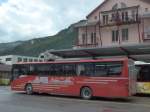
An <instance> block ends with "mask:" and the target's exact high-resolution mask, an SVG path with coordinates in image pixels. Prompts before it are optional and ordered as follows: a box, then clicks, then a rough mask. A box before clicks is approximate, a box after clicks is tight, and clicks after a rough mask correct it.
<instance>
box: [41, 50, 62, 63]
mask: <svg viewBox="0 0 150 112" xmlns="http://www.w3.org/2000/svg"><path fill="white" fill-rule="evenodd" d="M39 59H42V60H43V61H53V60H58V59H61V57H58V56H56V55H53V54H50V53H49V50H47V51H45V52H43V53H41V54H40V55H39Z"/></svg>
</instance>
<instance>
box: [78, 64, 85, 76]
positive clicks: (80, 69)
mask: <svg viewBox="0 0 150 112" xmlns="http://www.w3.org/2000/svg"><path fill="white" fill-rule="evenodd" d="M76 73H77V75H78V76H83V75H84V73H85V67H84V65H83V64H79V65H77V70H76Z"/></svg>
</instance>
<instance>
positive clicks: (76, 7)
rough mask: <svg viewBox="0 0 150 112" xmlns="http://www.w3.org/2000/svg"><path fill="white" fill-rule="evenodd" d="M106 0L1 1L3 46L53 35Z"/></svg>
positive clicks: (1, 37) (0, 35)
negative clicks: (8, 43)
mask: <svg viewBox="0 0 150 112" xmlns="http://www.w3.org/2000/svg"><path fill="white" fill-rule="evenodd" d="M102 1H103V0H0V43H2V42H12V41H17V40H28V39H31V38H38V37H43V36H48V35H54V34H56V33H57V32H58V31H60V30H62V29H64V28H66V27H68V26H69V25H70V24H72V23H74V22H77V21H79V20H81V19H85V17H86V15H87V14H88V13H90V12H91V11H92V10H93V9H94V8H95V7H96V6H98V5H99V4H100V3H101V2H102Z"/></svg>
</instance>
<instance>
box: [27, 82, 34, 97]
mask: <svg viewBox="0 0 150 112" xmlns="http://www.w3.org/2000/svg"><path fill="white" fill-rule="evenodd" d="M25 91H26V94H27V95H32V94H33V87H32V84H27V85H26V87H25Z"/></svg>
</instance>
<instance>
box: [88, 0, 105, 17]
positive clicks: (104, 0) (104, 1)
mask: <svg viewBox="0 0 150 112" xmlns="http://www.w3.org/2000/svg"><path fill="white" fill-rule="evenodd" d="M107 1H108V0H104V1H103V2H102V3H101V4H100V5H99V6H97V7H96V8H95V9H94V10H93V11H92V12H91V13H90V14H88V15H87V18H88V17H89V16H91V15H92V14H93V13H94V12H95V11H97V10H98V9H99V8H100V7H101V6H102V5H103V4H105V3H106V2H107Z"/></svg>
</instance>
